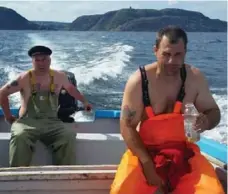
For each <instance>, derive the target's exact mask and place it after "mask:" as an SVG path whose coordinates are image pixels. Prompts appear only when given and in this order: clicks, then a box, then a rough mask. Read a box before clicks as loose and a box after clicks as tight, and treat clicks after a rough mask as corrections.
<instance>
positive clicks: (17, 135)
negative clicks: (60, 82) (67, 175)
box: [9, 70, 76, 166]
mask: <svg viewBox="0 0 228 194" xmlns="http://www.w3.org/2000/svg"><path fill="white" fill-rule="evenodd" d="M29 75H30V84H31V91H32V93H31V96H30V99H29V101H28V105H27V112H26V114H25V115H24V116H22V117H21V118H19V119H18V120H17V121H15V122H14V123H13V124H12V127H11V139H10V150H9V163H10V166H29V165H30V162H31V160H32V153H33V152H34V147H35V144H36V141H37V140H40V141H41V142H43V143H44V144H45V145H46V146H47V147H48V148H49V149H50V150H51V151H52V154H53V164H54V165H74V164H75V141H76V133H75V132H74V131H73V129H67V128H66V127H65V125H64V123H63V122H62V121H61V120H60V119H58V117H57V109H58V96H57V95H56V94H55V87H54V75H53V71H52V70H50V78H51V83H50V90H49V91H36V90H35V84H36V81H35V77H34V75H33V74H32V72H31V71H30V72H29Z"/></svg>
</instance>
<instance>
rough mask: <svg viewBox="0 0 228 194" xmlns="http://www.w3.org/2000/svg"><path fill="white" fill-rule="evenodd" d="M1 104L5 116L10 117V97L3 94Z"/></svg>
mask: <svg viewBox="0 0 228 194" xmlns="http://www.w3.org/2000/svg"><path fill="white" fill-rule="evenodd" d="M0 104H1V107H2V110H3V113H4V115H5V117H10V116H11V112H10V107H9V99H8V97H6V96H1V97H0Z"/></svg>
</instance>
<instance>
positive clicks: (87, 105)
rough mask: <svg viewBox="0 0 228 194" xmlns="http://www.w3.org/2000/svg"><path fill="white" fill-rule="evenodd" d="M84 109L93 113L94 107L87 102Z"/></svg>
mask: <svg viewBox="0 0 228 194" xmlns="http://www.w3.org/2000/svg"><path fill="white" fill-rule="evenodd" d="M84 108H85V110H86V111H91V110H92V105H91V104H89V103H88V102H85V103H84Z"/></svg>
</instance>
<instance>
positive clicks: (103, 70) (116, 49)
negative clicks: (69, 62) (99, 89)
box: [70, 43, 133, 84]
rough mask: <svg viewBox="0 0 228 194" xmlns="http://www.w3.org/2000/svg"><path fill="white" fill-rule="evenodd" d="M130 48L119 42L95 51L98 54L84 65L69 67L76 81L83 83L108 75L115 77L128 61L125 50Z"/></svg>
mask: <svg viewBox="0 0 228 194" xmlns="http://www.w3.org/2000/svg"><path fill="white" fill-rule="evenodd" d="M132 50H133V47H132V46H129V45H123V44H121V43H117V44H114V45H112V46H109V47H103V48H102V49H101V51H100V52H99V53H97V55H98V56H97V57H96V58H95V59H94V60H92V61H88V63H87V64H86V66H84V65H81V66H77V67H75V68H70V71H71V72H73V73H74V74H75V76H76V77H77V82H78V83H83V84H89V83H90V82H92V81H93V80H94V79H99V78H102V79H104V80H107V79H108V77H116V76H117V75H118V74H120V73H121V72H122V69H123V67H125V65H126V62H129V61H130V58H131V57H130V55H128V54H127V52H130V51H132ZM107 53H108V55H107ZM105 55H106V56H105ZM88 67H89V68H88Z"/></svg>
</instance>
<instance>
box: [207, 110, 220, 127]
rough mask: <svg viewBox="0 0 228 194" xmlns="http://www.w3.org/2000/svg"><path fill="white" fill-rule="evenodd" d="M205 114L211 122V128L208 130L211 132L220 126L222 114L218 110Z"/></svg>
mask: <svg viewBox="0 0 228 194" xmlns="http://www.w3.org/2000/svg"><path fill="white" fill-rule="evenodd" d="M204 114H205V115H206V116H207V118H208V121H209V128H208V129H206V130H211V129H213V128H214V127H216V126H217V125H218V124H219V122H220V119H221V113H220V110H219V109H218V108H214V109H210V110H208V111H205V112H204Z"/></svg>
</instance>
